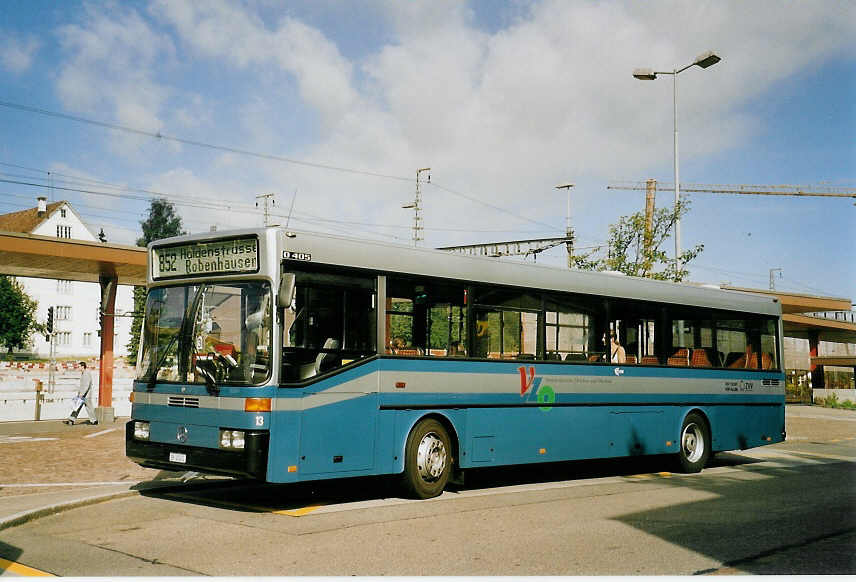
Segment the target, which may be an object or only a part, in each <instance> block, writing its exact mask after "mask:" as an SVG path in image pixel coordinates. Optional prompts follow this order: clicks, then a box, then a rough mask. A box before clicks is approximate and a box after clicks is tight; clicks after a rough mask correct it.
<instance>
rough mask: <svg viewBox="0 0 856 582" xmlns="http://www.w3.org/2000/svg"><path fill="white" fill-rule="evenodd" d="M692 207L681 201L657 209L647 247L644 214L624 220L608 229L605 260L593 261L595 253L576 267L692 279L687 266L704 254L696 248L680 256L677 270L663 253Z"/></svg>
mask: <svg viewBox="0 0 856 582" xmlns="http://www.w3.org/2000/svg"><path fill="white" fill-rule="evenodd" d="M689 209H690V205H689V202H688V201H687V200H686V199H681V201H680V202H679V203H678V205H677V208H658V209H657V210H656V211H655V212H654V216H653V224H652V228H651V242H650V244H649V245H646V244H645V213H644V212H637V213H635V214H631V215H630V216H622V217H621V218H620V219H619V220H618V222H617V223H616V224H613V225H611V226H610V227H609V240H608V242H607V246H608V251H607V255H606V257H603V258H592V253H589V254H587V255H580V256H575V257H573V259H572V261H573V266H574V267H575V268H578V269H583V270H587V271H593V270H597V271H619V272H621V273H624V274H626V275H632V276H634V277H647V278H650V279H658V280H661V281H677V282H679V281H683V280H684V278H685V277H686V276H687V275H689V269H687V268H686V266H687V265H688V264H689V262H690V261H692V260H693V259H695V258H696V257H697V256H698V255H699V254H701V252H702V251H703V250H704V245H703V244H697V245H695V246H694V247H692V248H691V249H687V250H685V251H683V252H682V253H681V255H680V263H681V268H680V269H678V270H677V271H676V270H675V261H674V259H673V258H669V256H668V254H667V253H666V251H664V250H662V249H660V247H661V246H662V244H663V243H664V242H665V241H666V239H667V238H669V236H670V235H671V233H672V230H673V229H674V226H675V222H676V220H677V219H678V217H680V218H683V217H684V216H685V215H686V214H687V212H689Z"/></svg>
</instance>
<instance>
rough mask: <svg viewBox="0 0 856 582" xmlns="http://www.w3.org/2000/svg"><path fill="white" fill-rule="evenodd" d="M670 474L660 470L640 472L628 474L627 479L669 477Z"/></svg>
mask: <svg viewBox="0 0 856 582" xmlns="http://www.w3.org/2000/svg"><path fill="white" fill-rule="evenodd" d="M671 476H672V474H671V473H670V472H668V471H660V472H658V473H640V474H638V475H628V476H627V478H628V479H653V478H654V477H671Z"/></svg>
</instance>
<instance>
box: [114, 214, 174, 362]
mask: <svg viewBox="0 0 856 582" xmlns="http://www.w3.org/2000/svg"><path fill="white" fill-rule="evenodd" d="M140 226H141V227H142V230H143V236H141V237H140V238H138V239H137V246H140V247H144V246H146V245H148V244H149V243H150V242H152V241H155V240H158V239H162V238H167V237H171V236H179V235H182V234H187V233H186V232H185V231H184V230H183V229H182V225H181V217H180V216H178V214H176V212H175V206H174V205H173V204H172V202H170V201H169V200H167V199H166V198H154V199H152V201H151V204H150V205H149V217H148V218H147V219H146V220H143V221H140ZM145 308H146V288H145V287H134V313H135V315H134V320H133V322H132V323H131V338H130V340H129V341H128V363H130V364H131V365H136V363H137V350H138V348H139V345H140V331H141V330H142V327H143V317H142V315H143V311H145Z"/></svg>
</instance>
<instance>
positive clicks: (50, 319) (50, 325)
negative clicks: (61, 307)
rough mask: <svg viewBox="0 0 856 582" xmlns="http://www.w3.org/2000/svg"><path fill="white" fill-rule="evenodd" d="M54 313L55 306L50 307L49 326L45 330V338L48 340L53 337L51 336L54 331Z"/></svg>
mask: <svg viewBox="0 0 856 582" xmlns="http://www.w3.org/2000/svg"><path fill="white" fill-rule="evenodd" d="M53 313H54V308H53V306H51V307H48V323H47V326H46V327H45V331H46V332H47V333H45V339H46V340H48V341H50V339H51V337H50V336H51V334H52V333H53Z"/></svg>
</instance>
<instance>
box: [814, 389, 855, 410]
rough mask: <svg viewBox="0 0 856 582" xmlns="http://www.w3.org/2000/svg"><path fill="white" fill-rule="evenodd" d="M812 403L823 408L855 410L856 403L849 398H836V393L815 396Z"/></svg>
mask: <svg viewBox="0 0 856 582" xmlns="http://www.w3.org/2000/svg"><path fill="white" fill-rule="evenodd" d="M814 403H815V404H817V405H818V406H823V407H824V408H840V409H843V410H856V404H854V403H853V401H851V400H838V395H837V394H835V393H832V394H830V395H829V396H827V397H826V398H815V399H814Z"/></svg>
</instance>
